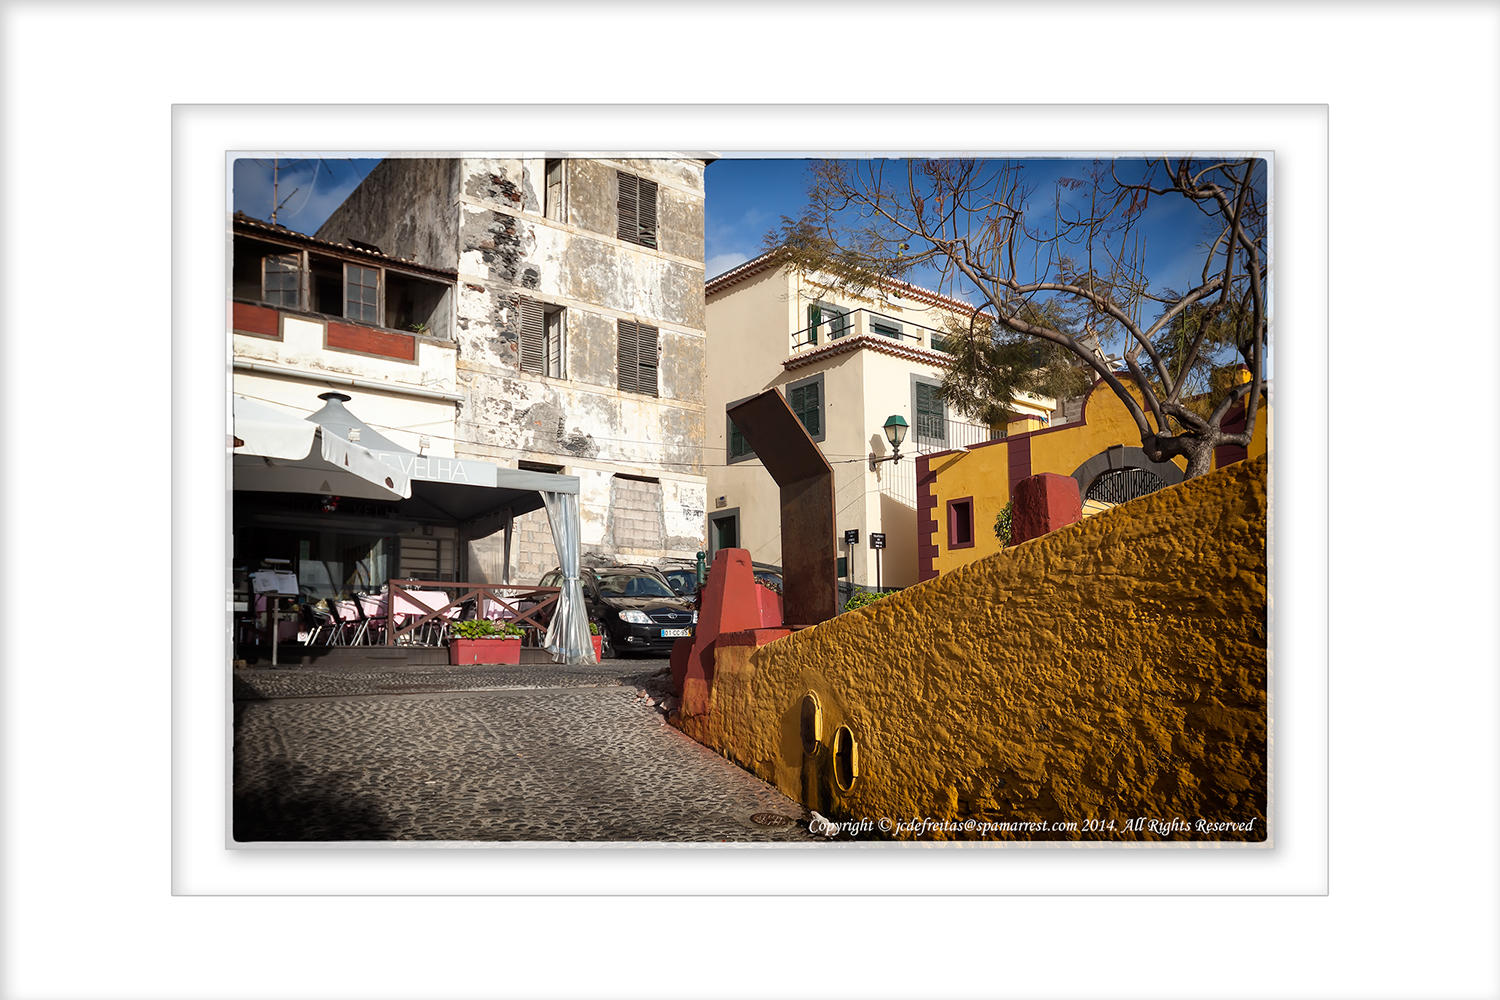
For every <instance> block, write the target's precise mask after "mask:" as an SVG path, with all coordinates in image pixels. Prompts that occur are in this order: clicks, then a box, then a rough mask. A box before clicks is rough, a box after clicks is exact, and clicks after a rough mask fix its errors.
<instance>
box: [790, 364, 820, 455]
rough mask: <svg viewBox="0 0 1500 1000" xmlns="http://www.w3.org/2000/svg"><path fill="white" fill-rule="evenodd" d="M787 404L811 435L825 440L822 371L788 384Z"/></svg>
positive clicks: (815, 438) (817, 439) (818, 439)
mask: <svg viewBox="0 0 1500 1000" xmlns="http://www.w3.org/2000/svg"><path fill="white" fill-rule="evenodd" d="M786 405H787V406H788V407H789V408H790V409H791V411H792V412H793V413H795V414H796V415H797V419H798V420H800V421H802V426H803V427H806V428H807V434H808V436H809V437H811V438H812V439H813V440H814V441H821V440H823V432H824V430H825V428H824V426H823V424H824V420H823V373H822V372H819V373H818V374H816V375H814V376H813V377H812V378H810V379H804V380H803V381H801V382H793V383H792V384H791V385H789V386H787V387H786Z"/></svg>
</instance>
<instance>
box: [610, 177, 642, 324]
mask: <svg viewBox="0 0 1500 1000" xmlns="http://www.w3.org/2000/svg"><path fill="white" fill-rule="evenodd" d="M615 178H616V180H618V181H619V185H620V218H619V225H618V227H617V228H616V231H615V235H616V236H617V237H619V238H620V239H622V240H628V241H629V242H631V243H634V242H636V240H637V239H639V237H640V232H639V229H638V228H637V221H636V219H637V215H636V206H637V204H638V202H639V197H638V196H637V181H636V177H635V175H634V174H627V173H624V172H621V171H616V172H615ZM632 325H634V324H632Z"/></svg>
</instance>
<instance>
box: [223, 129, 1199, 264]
mask: <svg viewBox="0 0 1500 1000" xmlns="http://www.w3.org/2000/svg"><path fill="white" fill-rule="evenodd" d="M379 162H380V161H379V160H378V159H321V160H318V159H282V160H281V161H280V163H281V184H280V191H279V194H280V198H281V200H282V202H283V206H282V208H281V210H280V211H279V212H278V213H277V217H276V221H277V222H278V223H279V224H280V225H283V226H286V227H287V228H288V229H294V230H296V231H298V232H303V233H313V232H316V231H317V229H318V227H319V226H321V225H322V224H323V222H324V221H325V220H327V218H328V216H329V215H331V214H332V213H333V210H334V209H335V208H337V207H338V206H339V205H340V204H341V203H342V202H343V200H344V199H345V198H347V197H348V196H349V192H351V191H353V190H354V188H355V187H356V186H357V185H358V184H359V182H360V181H361V180H363V179H364V177H365V175H366V174H368V173H369V172H370V171H371V170H372V169H374V167H375V164H377V163H379ZM811 163H812V161H810V160H806V159H721V160H715V161H713V162H712V163H710V164H709V166H708V170H707V173H706V175H705V186H706V190H707V211H706V219H705V233H704V236H705V241H706V243H705V254H704V258H705V260H704V267H705V273H706V275H707V277H710V278H711V277H713V276H715V275H718V274H722V273H724V272H725V271H727V270H729V269H730V268H732V267H734V266H736V265H738V264H741V263H744V262H745V261H747V260H749V259H750V258H751V257H754V256H756V255H757V254H759V253H760V252H761V249H762V247H763V246H764V242H765V237H766V234H767V232H769V231H770V230H772V229H773V228H775V227H776V226H777V224H778V223H779V222H780V220H781V218H782V216H790V217H793V218H795V217H797V216H798V215H800V214H801V213H802V210H803V209H804V208H805V207H806V205H807V186H808V179H809V176H808V168H809V166H810V165H811ZM271 164H272V161H271V160H270V159H269V158H254V159H249V158H242V159H238V160H236V161H235V164H234V207H235V210H236V211H242V212H245V213H246V214H247V215H250V216H253V217H255V218H257V219H263V220H266V221H269V220H270V217H271V203H272V200H273V199H272V195H271V186H272V184H271V175H272V170H271ZM1087 166H1088V161H1087V160H1057V159H1051V160H1032V161H1028V162H1027V166H1026V175H1027V183H1028V185H1031V186H1034V187H1035V188H1036V194H1035V195H1034V200H1033V206H1032V211H1033V212H1035V211H1037V204H1038V203H1041V202H1045V203H1050V201H1051V194H1052V191H1053V190H1054V189H1055V187H1056V183H1057V180H1058V178H1060V177H1064V176H1073V175H1076V174H1079V173H1080V172H1081V171H1082V170H1083V169H1086V168H1087ZM1064 195H1065V197H1067V198H1070V199H1077V198H1081V197H1082V193H1081V192H1069V191H1064ZM1169 206H1170V207H1169ZM1151 214H1152V219H1151V221H1150V222H1149V223H1148V224H1147V225H1145V226H1143V227H1142V233H1143V235H1144V236H1145V239H1146V244H1147V255H1148V262H1149V265H1150V273H1151V275H1152V279H1153V283H1154V284H1156V285H1157V286H1158V287H1160V286H1164V285H1165V286H1171V287H1174V288H1183V287H1186V286H1187V285H1188V283H1189V282H1191V281H1192V280H1193V278H1194V276H1195V275H1194V265H1195V263H1196V264H1198V265H1201V261H1202V258H1201V256H1200V255H1199V254H1200V251H1199V249H1198V246H1197V242H1198V238H1199V237H1198V231H1197V219H1196V213H1195V212H1194V210H1193V209H1192V208H1191V207H1190V206H1188V205H1187V204H1186V202H1184V201H1182V200H1181V199H1175V200H1171V201H1169V202H1163V203H1158V204H1156V205H1153V206H1152V209H1151ZM916 283H917V284H922V282H921V281H920V280H918V281H917V282H916Z"/></svg>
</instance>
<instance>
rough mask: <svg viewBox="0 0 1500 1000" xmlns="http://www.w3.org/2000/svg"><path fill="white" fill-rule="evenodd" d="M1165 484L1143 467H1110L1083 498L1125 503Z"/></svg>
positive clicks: (1101, 501) (1102, 501)
mask: <svg viewBox="0 0 1500 1000" xmlns="http://www.w3.org/2000/svg"><path fill="white" fill-rule="evenodd" d="M1165 485H1167V484H1166V483H1164V482H1163V481H1162V479H1161V477H1160V476H1158V475H1156V474H1155V473H1154V472H1148V471H1147V470H1145V469H1112V470H1110V471H1109V472H1105V473H1103V474H1101V475H1100V476H1099V478H1098V479H1095V480H1094V482H1093V484H1092V485H1090V486H1089V488H1088V492H1087V493H1085V494H1084V497H1083V499H1084V500H1085V502H1086V501H1089V500H1098V501H1099V502H1100V503H1107V504H1117V503H1125V502H1127V501H1130V500H1134V499H1136V498H1137V497H1143V496H1146V495H1147V494H1148V493H1155V492H1156V491H1157V490H1159V489H1161V488H1162V487H1163V486H1165Z"/></svg>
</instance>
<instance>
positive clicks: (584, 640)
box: [542, 490, 598, 663]
mask: <svg viewBox="0 0 1500 1000" xmlns="http://www.w3.org/2000/svg"><path fill="white" fill-rule="evenodd" d="M542 502H543V503H544V504H546V505H547V522H548V523H549V524H550V525H551V526H552V544H553V545H555V546H556V547H557V558H558V563H559V567H560V568H561V569H562V576H563V578H562V593H560V594H558V595H557V613H556V614H554V615H553V616H552V623H551V624H550V625H548V626H547V638H546V640H545V641H544V643H543V644H544V645H545V646H546V648H547V651H548V652H550V653H551V654H552V662H554V663H597V662H598V661H597V660H595V659H594V643H593V641H592V640H591V639H589V621H588V607H587V605H585V604H584V602H583V585H582V584H581V583H580V582H579V580H578V536H579V533H580V530H581V527H580V525H579V518H578V495H577V494H576V493H549V492H547V491H545V490H543V491H542Z"/></svg>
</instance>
